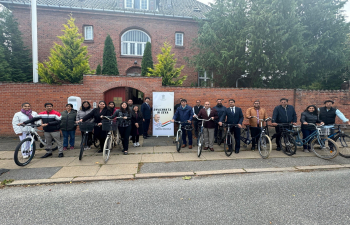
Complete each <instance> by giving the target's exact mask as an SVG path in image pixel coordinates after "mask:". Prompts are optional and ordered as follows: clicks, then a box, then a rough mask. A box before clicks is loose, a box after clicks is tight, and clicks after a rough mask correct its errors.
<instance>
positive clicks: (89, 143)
mask: <svg viewBox="0 0 350 225" xmlns="http://www.w3.org/2000/svg"><path fill="white" fill-rule="evenodd" d="M84 134H85V132H81V137H83V135H84ZM81 141H83V139H81ZM87 145H88V146H89V147H90V146H91V145H92V132H89V133H88V141H87Z"/></svg>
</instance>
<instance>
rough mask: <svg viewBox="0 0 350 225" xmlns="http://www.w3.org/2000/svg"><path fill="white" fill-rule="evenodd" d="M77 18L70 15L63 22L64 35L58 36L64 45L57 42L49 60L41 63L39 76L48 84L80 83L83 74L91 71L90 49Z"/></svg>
mask: <svg viewBox="0 0 350 225" xmlns="http://www.w3.org/2000/svg"><path fill="white" fill-rule="evenodd" d="M74 21H75V19H74V18H73V17H72V16H70V19H68V20H67V24H63V26H64V28H65V29H64V30H62V31H63V32H64V35H63V36H58V38H59V39H60V40H61V41H62V44H63V45H59V44H57V43H55V45H54V47H53V48H52V49H51V56H50V57H49V61H46V62H44V63H39V76H40V78H41V81H42V82H45V83H48V84H55V83H56V84H61V83H79V82H80V81H81V80H82V79H83V74H88V73H91V71H90V66H89V58H90V56H88V51H87V47H86V46H81V45H82V43H83V42H84V38H83V37H81V36H82V35H81V34H80V33H78V31H79V30H78V27H76V26H75V24H74Z"/></svg>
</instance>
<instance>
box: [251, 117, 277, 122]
mask: <svg viewBox="0 0 350 225" xmlns="http://www.w3.org/2000/svg"><path fill="white" fill-rule="evenodd" d="M250 118H256V119H258V117H256V116H252V117H250ZM270 120H272V118H271V117H268V118H266V119H259V121H264V122H267V121H270Z"/></svg>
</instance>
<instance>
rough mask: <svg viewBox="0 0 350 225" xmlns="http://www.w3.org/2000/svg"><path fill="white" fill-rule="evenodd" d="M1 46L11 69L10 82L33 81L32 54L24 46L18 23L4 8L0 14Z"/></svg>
mask: <svg viewBox="0 0 350 225" xmlns="http://www.w3.org/2000/svg"><path fill="white" fill-rule="evenodd" d="M0 45H1V46H2V51H3V55H4V56H5V60H6V61H7V64H8V65H9V68H10V72H11V73H10V74H9V77H10V80H11V81H14V82H29V81H31V80H32V79H33V75H32V62H31V61H32V59H31V52H30V51H29V50H28V48H27V47H25V46H24V43H23V40H22V33H21V32H20V31H19V29H18V22H17V21H16V19H15V18H14V17H13V14H12V13H11V12H10V11H9V10H8V9H7V8H3V9H2V11H1V12H0Z"/></svg>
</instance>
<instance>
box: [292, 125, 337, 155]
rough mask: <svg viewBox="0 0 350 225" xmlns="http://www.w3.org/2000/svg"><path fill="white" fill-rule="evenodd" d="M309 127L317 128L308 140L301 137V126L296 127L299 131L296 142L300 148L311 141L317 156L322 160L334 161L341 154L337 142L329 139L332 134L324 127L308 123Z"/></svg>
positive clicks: (312, 148) (296, 134)
mask: <svg viewBox="0 0 350 225" xmlns="http://www.w3.org/2000/svg"><path fill="white" fill-rule="evenodd" d="M308 125H313V126H315V128H316V130H315V131H314V132H313V133H312V134H311V135H310V136H309V137H307V138H304V139H303V138H301V137H300V132H301V131H300V126H295V127H294V128H297V131H296V132H294V133H295V138H296V140H295V142H296V144H297V145H298V146H303V145H305V144H307V143H309V141H311V143H310V145H311V150H312V151H313V152H314V153H315V155H316V156H317V157H319V158H321V159H333V158H335V157H336V156H337V155H338V154H339V149H338V145H337V144H336V142H335V141H334V140H332V139H330V138H329V137H328V135H329V133H330V129H329V128H324V127H322V126H319V127H318V126H317V125H316V124H313V123H308Z"/></svg>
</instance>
